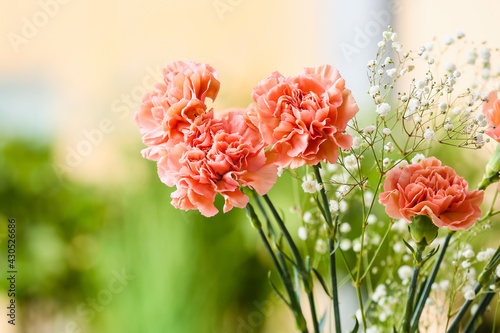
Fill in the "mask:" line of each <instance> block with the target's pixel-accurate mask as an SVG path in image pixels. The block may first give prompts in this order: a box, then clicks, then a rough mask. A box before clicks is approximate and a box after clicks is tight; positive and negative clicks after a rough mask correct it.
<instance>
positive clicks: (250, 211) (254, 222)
mask: <svg viewBox="0 0 500 333" xmlns="http://www.w3.org/2000/svg"><path fill="white" fill-rule="evenodd" d="M245 211H246V212H247V216H248V219H249V220H250V223H251V224H252V227H253V228H254V229H256V230H260V229H262V224H261V223H260V220H259V218H258V216H257V214H255V210H254V209H253V207H252V205H250V204H247V205H246V207H245Z"/></svg>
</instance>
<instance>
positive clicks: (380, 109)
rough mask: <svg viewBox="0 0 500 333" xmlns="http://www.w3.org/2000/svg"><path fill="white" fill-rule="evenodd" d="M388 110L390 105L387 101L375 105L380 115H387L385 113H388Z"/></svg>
mask: <svg viewBox="0 0 500 333" xmlns="http://www.w3.org/2000/svg"><path fill="white" fill-rule="evenodd" d="M389 111H391V106H390V105H389V103H382V104H380V105H377V113H378V114H379V115H380V116H381V117H385V116H387V114H388V113H389Z"/></svg>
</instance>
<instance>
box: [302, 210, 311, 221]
mask: <svg viewBox="0 0 500 333" xmlns="http://www.w3.org/2000/svg"><path fill="white" fill-rule="evenodd" d="M312 217H313V215H312V213H311V212H305V213H304V215H302V219H303V220H304V222H306V223H311V222H312Z"/></svg>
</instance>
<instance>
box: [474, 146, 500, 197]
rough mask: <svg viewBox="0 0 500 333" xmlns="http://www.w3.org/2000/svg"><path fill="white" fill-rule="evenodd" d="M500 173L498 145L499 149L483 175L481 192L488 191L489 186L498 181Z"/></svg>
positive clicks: (479, 187) (480, 185)
mask: <svg viewBox="0 0 500 333" xmlns="http://www.w3.org/2000/svg"><path fill="white" fill-rule="evenodd" d="M499 172H500V144H498V145H497V149H496V150H495V152H494V153H493V155H492V156H491V158H490V160H489V161H488V163H487V164H486V170H485V172H484V175H483V179H482V180H481V183H480V184H479V186H478V189H479V190H484V189H486V188H487V187H488V186H489V185H491V184H492V183H494V182H497V181H498V178H499V176H498V173H499Z"/></svg>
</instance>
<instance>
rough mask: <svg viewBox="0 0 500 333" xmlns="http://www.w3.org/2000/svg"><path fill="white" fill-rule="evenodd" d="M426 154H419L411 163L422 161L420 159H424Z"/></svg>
mask: <svg viewBox="0 0 500 333" xmlns="http://www.w3.org/2000/svg"><path fill="white" fill-rule="evenodd" d="M424 159H425V156H424V154H417V155H415V156H414V157H413V158H412V159H411V161H410V162H411V164H417V163H420V161H422V160H424Z"/></svg>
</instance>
